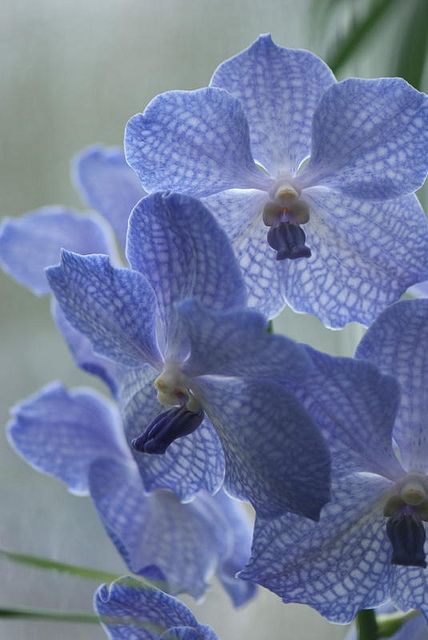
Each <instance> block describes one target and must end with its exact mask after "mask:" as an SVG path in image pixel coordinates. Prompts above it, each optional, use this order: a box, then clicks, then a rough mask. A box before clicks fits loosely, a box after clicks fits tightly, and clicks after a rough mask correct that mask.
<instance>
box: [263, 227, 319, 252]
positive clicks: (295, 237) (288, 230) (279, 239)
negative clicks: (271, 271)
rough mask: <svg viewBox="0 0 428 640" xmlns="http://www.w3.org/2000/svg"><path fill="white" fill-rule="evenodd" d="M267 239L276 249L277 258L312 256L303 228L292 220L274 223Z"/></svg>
mask: <svg viewBox="0 0 428 640" xmlns="http://www.w3.org/2000/svg"><path fill="white" fill-rule="evenodd" d="M267 241H268V244H269V246H270V247H272V249H274V250H275V251H276V252H277V253H276V259H277V260H286V259H288V260H297V259H298V258H310V257H311V255H312V254H311V250H310V248H309V247H308V246H306V244H305V243H306V234H305V232H304V231H303V229H302V228H301V227H300V226H299V225H298V224H294V223H292V222H288V221H284V222H280V223H279V224H276V225H272V226H271V227H270V228H269V231H268V234H267Z"/></svg>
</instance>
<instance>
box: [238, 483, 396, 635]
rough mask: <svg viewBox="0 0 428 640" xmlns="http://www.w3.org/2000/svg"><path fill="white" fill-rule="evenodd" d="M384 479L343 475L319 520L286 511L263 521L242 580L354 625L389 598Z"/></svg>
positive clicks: (389, 555)
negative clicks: (359, 615)
mask: <svg viewBox="0 0 428 640" xmlns="http://www.w3.org/2000/svg"><path fill="white" fill-rule="evenodd" d="M390 487H391V483H389V482H388V481H387V480H385V479H384V478H381V477H379V476H372V475H365V474H364V475H363V474H361V475H354V476H348V477H347V478H343V479H342V480H341V481H340V484H339V485H338V486H337V487H336V488H335V490H334V492H333V495H332V501H331V502H330V503H329V504H328V505H327V506H326V507H324V509H323V511H322V512H321V519H320V522H319V523H314V522H310V521H309V520H306V519H303V518H300V517H297V516H295V515H291V514H290V515H286V516H283V517H282V518H277V519H275V520H270V521H263V520H262V519H260V520H259V521H258V522H256V528H255V532H254V543H253V551H252V558H251V561H250V563H249V564H248V566H247V567H246V569H245V570H244V571H243V572H241V574H240V575H241V577H243V578H246V579H248V580H253V581H255V582H257V583H259V584H261V585H262V586H264V587H266V588H268V589H270V590H271V591H273V592H274V593H276V594H277V595H279V596H280V597H281V598H282V599H283V600H284V602H299V603H303V604H308V605H310V606H311V607H314V608H315V609H317V611H319V612H320V613H321V614H322V615H323V616H325V617H326V618H328V619H329V620H331V621H332V622H339V623H347V622H351V620H352V619H353V618H354V616H355V614H356V613H357V611H358V610H359V609H367V608H372V607H376V606H378V605H380V604H381V603H383V602H384V601H385V600H387V598H388V596H389V589H390V580H391V575H392V573H393V567H392V565H391V564H390V557H391V548H390V547H391V545H390V542H389V540H388V538H387V534H386V526H385V523H386V520H385V518H384V517H383V504H382V500H381V499H380V498H381V497H382V495H383V494H384V493H385V492H386V491H388V489H389V488H390Z"/></svg>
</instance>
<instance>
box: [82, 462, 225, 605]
mask: <svg viewBox="0 0 428 640" xmlns="http://www.w3.org/2000/svg"><path fill="white" fill-rule="evenodd" d="M90 491H91V495H92V498H93V500H94V502H95V505H96V507H97V509H98V512H99V515H100V517H101V520H102V521H103V524H104V526H105V528H106V530H107V532H108V534H109V535H110V537H111V539H112V540H113V542H114V543H115V545H116V546H117V548H118V550H119V552H120V553H121V555H122V557H123V558H124V560H125V562H126V563H127V565H128V567H129V569H130V570H131V571H132V572H133V573H137V574H140V575H146V576H150V577H153V575H157V577H158V578H159V579H160V581H161V582H162V578H163V579H164V580H166V584H165V586H166V588H167V589H168V590H169V591H171V592H174V593H178V592H182V591H185V592H186V593H189V594H191V595H193V596H194V597H195V598H199V597H201V596H202V595H203V594H204V592H205V590H206V588H207V584H208V581H209V580H210V578H211V577H212V576H213V574H214V572H215V570H216V568H217V564H218V562H219V560H220V559H221V558H222V557H223V556H224V554H225V553H226V549H227V548H228V545H229V540H228V535H227V534H226V535H225V531H224V527H223V526H221V522H219V521H218V519H217V518H216V515H217V511H216V509H215V506H214V505H211V504H210V503H207V501H206V500H202V499H196V500H194V501H193V502H190V503H188V504H182V503H181V502H180V501H179V499H178V498H177V497H176V496H175V495H174V494H173V493H172V492H170V491H157V492H156V493H153V494H151V495H145V494H144V489H143V485H142V482H141V478H140V476H139V474H138V471H137V469H136V468H135V467H134V466H133V465H129V464H128V465H124V464H120V463H119V462H117V461H114V460H98V461H96V462H95V463H94V464H93V465H92V467H91V469H90ZM229 535H230V532H229Z"/></svg>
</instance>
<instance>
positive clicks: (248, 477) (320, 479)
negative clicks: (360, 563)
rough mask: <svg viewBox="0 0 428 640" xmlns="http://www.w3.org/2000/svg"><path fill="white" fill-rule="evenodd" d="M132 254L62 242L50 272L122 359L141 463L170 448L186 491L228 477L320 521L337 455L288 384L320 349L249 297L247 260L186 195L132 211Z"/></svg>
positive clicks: (67, 303)
mask: <svg viewBox="0 0 428 640" xmlns="http://www.w3.org/2000/svg"><path fill="white" fill-rule="evenodd" d="M127 257H128V260H129V263H130V266H131V269H115V268H114V267H112V266H111V264H110V262H109V259H108V257H107V256H86V257H84V256H79V255H77V254H72V253H64V254H63V257H62V262H61V265H60V266H58V267H53V268H50V269H49V270H48V272H47V273H48V278H49V282H50V285H51V287H52V289H53V291H54V293H55V296H56V298H57V300H58V302H59V304H60V305H61V308H62V310H63V312H64V314H65V316H66V318H67V320H68V321H69V322H70V323H71V324H72V325H73V326H74V327H75V329H77V330H78V331H80V332H82V333H83V334H84V335H86V336H87V337H88V338H89V339H90V340H91V343H92V345H93V348H94V350H95V351H96V352H97V353H99V354H101V355H102V356H104V357H107V358H109V359H110V360H112V361H113V362H115V363H116V366H117V367H119V368H120V370H121V371H120V373H118V381H119V382H118V385H119V389H120V391H119V396H120V405H121V411H122V414H123V417H124V421H125V428H126V430H127V435H128V439H129V441H130V442H132V444H133V447H134V449H136V451H137V452H140V453H142V454H145V455H144V456H143V457H141V456H139V458H137V459H138V460H139V465H140V467H141V468H142V473H143V474H144V473H145V471H144V469H145V467H146V458H147V455H148V454H151V455H155V456H161V457H160V458H159V457H158V459H157V461H156V462H155V463H154V464H156V465H157V471H158V473H159V475H161V473H162V470H163V469H165V470H166V471H165V472H166V474H167V475H169V476H174V477H175V483H174V484H173V485H172V486H171V488H173V489H174V490H175V491H176V492H177V493H178V494H179V495H180V496H181V497H182V498H183V499H186V500H188V499H189V498H191V497H193V495H195V493H196V492H197V491H198V490H199V489H200V488H201V485H202V486H204V487H205V488H206V489H208V490H210V491H211V492H212V491H215V490H217V489H218V488H219V486H220V485H221V484H222V482H223V476H224V474H225V477H224V482H225V486H226V488H227V489H228V490H229V491H230V492H231V493H232V495H235V496H236V497H238V498H241V499H247V500H249V501H250V502H251V503H252V504H253V505H254V506H255V508H256V509H257V510H258V511H259V512H262V513H264V514H265V515H267V516H268V517H269V516H271V515H278V513H280V512H284V511H288V510H289V509H291V510H292V511H294V512H296V513H301V514H302V515H307V516H309V517H312V518H317V517H318V516H319V510H320V508H321V507H322V506H323V504H324V503H325V502H326V501H327V499H328V486H329V456H328V452H327V450H326V446H325V444H324V442H323V439H322V436H321V435H320V433H319V431H318V429H317V428H316V425H315V424H314V423H313V422H312V420H311V418H310V417H309V415H308V414H307V413H306V412H305V410H304V409H303V407H301V405H300V404H299V403H298V401H296V400H295V399H294V397H293V395H292V394H290V393H289V392H287V390H286V388H282V387H280V386H279V385H280V384H282V385H284V386H286V385H287V381H288V380H293V381H294V380H296V379H297V380H299V379H303V378H304V376H305V375H306V373H307V370H308V369H309V368H310V360H309V358H308V356H307V355H306V352H305V351H304V349H303V348H302V347H299V346H298V345H297V344H295V343H293V342H291V341H290V340H287V339H286V338H284V337H282V336H273V335H269V334H268V333H267V326H266V321H265V319H264V318H263V316H261V315H260V314H258V313H256V312H255V311H250V310H247V309H245V308H244V307H243V305H244V302H245V288H244V284H243V281H242V278H241V274H240V272H239V269H238V265H237V263H236V262H235V259H234V257H233V253H232V250H231V248H230V245H229V243H228V241H227V238H226V236H225V234H224V232H223V231H222V230H221V229H220V227H219V226H218V225H217V223H216V222H215V220H214V218H213V217H212V216H211V214H210V213H209V211H208V210H207V209H206V207H204V206H203V205H202V204H201V203H200V202H199V201H197V200H195V199H194V198H191V197H189V196H182V195H170V194H153V195H152V196H148V197H146V198H144V199H143V200H142V201H141V202H140V203H139V204H138V205H137V206H136V207H135V209H134V211H133V214H132V216H131V219H130V222H129V231H128V243H127ZM166 452H167V453H168V457H165V455H164V454H165V453H166ZM297 452H298V455H299V462H298V467H297V466H296V462H297V460H298V458H297ZM306 456H308V457H307V459H306V461H305V464H302V461H303V458H304V457H305V458H306ZM306 465H309V466H311V469H312V473H311V476H308V475H307V473H306V471H305V467H306ZM152 472H153V468H152ZM165 472H164V473H165ZM158 482H159V481H158ZM160 482H162V480H160ZM146 484H147V483H146ZM157 486H159V484H158V485H157Z"/></svg>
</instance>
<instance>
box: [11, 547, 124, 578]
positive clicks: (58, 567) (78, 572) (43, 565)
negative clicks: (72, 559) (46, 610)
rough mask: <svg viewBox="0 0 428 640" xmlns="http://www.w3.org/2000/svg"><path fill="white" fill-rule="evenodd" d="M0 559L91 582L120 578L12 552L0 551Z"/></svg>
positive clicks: (77, 566) (87, 568)
mask: <svg viewBox="0 0 428 640" xmlns="http://www.w3.org/2000/svg"><path fill="white" fill-rule="evenodd" d="M0 558H5V559H6V560H10V561H11V562H17V563H19V564H24V565H27V566H30V567H36V568H37V569H47V570H50V571H52V570H53V571H61V572H62V573H68V574H70V575H73V576H78V577H80V578H88V579H91V580H97V581H98V582H100V581H101V582H113V581H114V580H117V579H118V578H120V577H121V576H120V575H118V574H116V573H110V572H107V571H100V570H98V569H92V568H89V567H81V566H79V565H73V564H67V563H65V562H57V561H56V560H49V559H48V558H42V557H40V556H33V555H28V554H25V553H15V552H13V551H6V550H5V549H0Z"/></svg>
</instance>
